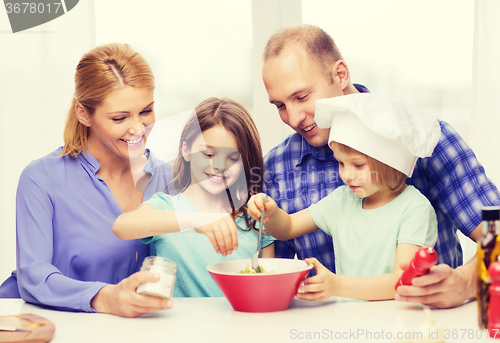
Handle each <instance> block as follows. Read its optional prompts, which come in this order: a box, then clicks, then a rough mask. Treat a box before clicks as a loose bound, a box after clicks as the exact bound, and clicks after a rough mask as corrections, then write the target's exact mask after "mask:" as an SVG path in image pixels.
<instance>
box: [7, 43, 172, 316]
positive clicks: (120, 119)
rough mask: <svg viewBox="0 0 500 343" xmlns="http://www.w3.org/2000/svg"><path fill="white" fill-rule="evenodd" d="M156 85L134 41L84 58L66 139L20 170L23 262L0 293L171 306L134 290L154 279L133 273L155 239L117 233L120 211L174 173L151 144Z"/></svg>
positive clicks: (67, 303)
mask: <svg viewBox="0 0 500 343" xmlns="http://www.w3.org/2000/svg"><path fill="white" fill-rule="evenodd" d="M154 87H155V85H154V76H153V73H152V71H151V68H150V66H149V64H148V63H147V62H146V61H145V60H144V58H143V57H142V56H141V55H140V54H138V53H137V52H135V51H134V50H132V49H131V48H130V46H128V45H124V44H109V45H104V46H100V47H97V48H95V49H93V50H91V51H90V52H88V53H87V54H85V55H84V56H83V58H82V59H81V60H80V63H79V64H78V66H77V68H76V75H75V96H74V99H73V102H72V104H71V108H70V110H69V112H68V117H67V121H66V126H65V130H64V146H63V147H61V148H59V149H57V150H56V151H54V152H53V153H51V154H49V155H47V156H45V157H43V158H41V159H39V160H36V161H33V162H31V163H30V164H29V165H28V166H27V167H26V168H25V169H24V171H23V173H22V174H21V177H20V180H19V185H18V190H17V197H16V223H17V224H16V225H17V251H18V256H17V271H16V272H14V273H13V274H12V276H11V277H10V278H9V279H7V280H6V281H5V282H4V284H3V285H2V286H1V287H0V297H19V296H20V297H22V298H23V299H24V300H25V301H27V302H30V303H35V304H41V305H48V306H52V307H55V308H58V309H61V310H73V311H87V312H102V313H111V314H116V315H120V316H125V317H135V316H138V315H141V314H144V313H148V312H153V311H158V310H162V309H166V308H170V307H172V302H171V301H170V300H166V299H161V298H155V297H149V296H144V295H139V294H137V293H136V292H135V289H136V288H137V286H138V285H139V284H141V283H144V282H147V281H155V280H156V277H155V276H154V274H151V273H146V272H138V273H135V274H134V272H136V271H137V270H138V269H139V268H140V266H141V263H142V260H143V259H144V257H145V256H147V255H148V254H149V248H148V246H145V245H143V244H141V243H140V242H138V241H136V240H128V241H124V240H120V239H119V238H117V237H116V236H115V235H114V234H113V232H112V225H113V222H114V220H115V219H116V218H117V217H118V216H119V215H120V214H122V213H124V212H128V211H131V210H134V209H136V208H137V207H138V206H139V205H140V204H141V203H142V202H143V201H145V200H147V199H149V197H150V196H151V195H152V194H154V193H155V192H156V191H158V190H163V189H164V188H165V186H166V184H167V183H168V181H169V180H168V178H169V177H170V172H169V170H168V168H165V167H164V165H163V166H162V165H160V163H159V162H158V161H157V160H156V159H155V158H154V156H153V155H152V154H150V153H149V151H147V150H146V149H145V143H146V140H147V136H148V133H149V131H150V129H151V128H152V126H153V124H154V121H155V115H154V108H153V106H154V99H153V98H154V97H153V93H154ZM131 274H132V275H131Z"/></svg>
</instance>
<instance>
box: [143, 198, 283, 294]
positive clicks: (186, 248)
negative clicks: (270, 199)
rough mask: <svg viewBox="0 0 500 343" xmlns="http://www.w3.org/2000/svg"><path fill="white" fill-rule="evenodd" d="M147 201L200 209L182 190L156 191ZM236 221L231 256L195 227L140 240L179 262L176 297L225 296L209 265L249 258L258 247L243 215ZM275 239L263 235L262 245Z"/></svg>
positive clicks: (174, 208) (170, 208)
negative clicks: (173, 192)
mask: <svg viewBox="0 0 500 343" xmlns="http://www.w3.org/2000/svg"><path fill="white" fill-rule="evenodd" d="M144 203H145V204H149V205H151V206H153V207H154V208H155V209H160V210H168V211H178V212H199V211H198V210H197V209H196V208H195V207H194V206H193V205H192V204H191V203H190V202H189V201H188V200H187V199H186V197H185V196H184V195H183V194H182V193H180V194H178V195H175V196H171V195H168V194H165V193H156V194H155V195H153V196H152V197H151V199H150V200H148V201H146V202H144ZM236 224H237V226H238V249H237V250H235V251H233V253H232V254H230V255H228V256H222V255H221V254H217V253H216V252H215V249H214V248H213V246H212V244H211V243H210V240H209V239H208V237H207V236H206V235H203V234H199V233H197V232H196V231H195V230H185V231H180V232H174V233H169V234H164V235H158V236H153V237H147V238H143V239H141V242H143V243H145V244H149V243H151V250H152V251H153V252H155V254H156V255H159V256H163V257H167V258H169V259H171V260H172V261H174V262H175V263H176V265H177V273H176V281H175V287H174V294H173V297H222V296H224V295H223V294H222V292H221V291H220V289H219V287H218V286H217V284H216V283H215V281H214V280H213V278H212V276H211V275H210V273H209V272H208V271H207V269H206V268H207V266H208V265H210V264H213V263H218V262H223V261H230V260H240V259H250V258H252V256H253V255H254V254H255V251H256V250H257V240H258V232H256V231H255V230H251V229H248V228H247V225H246V223H245V219H244V218H243V216H240V217H238V218H237V219H236ZM274 240H275V238H273V237H271V236H268V235H262V239H261V242H262V247H266V246H268V245H269V244H271V243H273V242H274Z"/></svg>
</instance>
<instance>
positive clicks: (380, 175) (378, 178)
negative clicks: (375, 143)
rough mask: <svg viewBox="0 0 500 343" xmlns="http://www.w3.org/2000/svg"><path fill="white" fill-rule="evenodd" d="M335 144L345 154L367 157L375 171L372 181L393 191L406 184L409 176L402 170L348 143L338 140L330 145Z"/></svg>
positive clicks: (371, 169)
mask: <svg viewBox="0 0 500 343" xmlns="http://www.w3.org/2000/svg"><path fill="white" fill-rule="evenodd" d="M333 145H335V146H336V147H338V149H339V150H340V151H341V152H343V153H345V154H353V153H356V154H361V155H363V156H364V157H366V159H367V161H368V167H369V168H370V172H371V173H372V174H373V173H375V178H373V177H372V182H373V183H374V184H377V185H381V186H385V187H388V188H389V189H391V190H393V191H394V190H398V189H400V188H401V187H402V186H403V185H404V184H405V181H406V179H407V176H406V175H405V174H404V173H402V172H400V171H399V170H396V169H394V168H392V167H390V166H388V165H387V164H385V163H382V162H380V161H379V160H376V159H374V158H373V157H370V156H368V155H366V154H363V153H362V152H360V151H358V150H356V149H353V148H351V147H349V146H347V145H344V144H341V143H338V142H331V143H330V147H332V146H333ZM372 176H373V175H372Z"/></svg>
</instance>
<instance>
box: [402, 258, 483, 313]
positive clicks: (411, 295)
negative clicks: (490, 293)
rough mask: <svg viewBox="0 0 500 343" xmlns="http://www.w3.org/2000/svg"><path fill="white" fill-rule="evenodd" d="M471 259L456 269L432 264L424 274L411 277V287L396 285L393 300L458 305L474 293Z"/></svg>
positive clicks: (430, 304)
mask: <svg viewBox="0 0 500 343" xmlns="http://www.w3.org/2000/svg"><path fill="white" fill-rule="evenodd" d="M474 262H475V259H473V261H471V262H469V263H467V264H466V265H464V266H460V267H458V268H456V269H452V268H451V267H450V266H448V265H446V264H439V265H437V266H433V267H431V269H430V272H429V273H428V274H426V275H422V276H419V277H416V278H414V279H413V280H412V285H411V286H399V287H398V289H397V290H396V300H399V301H406V302H412V303H420V304H424V305H429V306H432V307H436V308H450V307H456V306H460V305H462V304H463V303H464V302H465V301H466V300H469V299H470V298H473V297H474V296H475V293H476V282H475V280H476V275H475V268H474V267H473V265H472V264H474V265H475V263H474ZM400 267H401V268H402V269H406V268H407V267H408V263H404V264H403V263H402V264H401V266H400Z"/></svg>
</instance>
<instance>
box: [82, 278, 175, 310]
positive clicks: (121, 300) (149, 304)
mask: <svg viewBox="0 0 500 343" xmlns="http://www.w3.org/2000/svg"><path fill="white" fill-rule="evenodd" d="M150 281H151V282H155V281H158V276H157V275H156V274H153V273H151V272H145V271H143V272H137V273H135V274H132V275H131V276H129V277H128V278H126V279H123V280H122V281H121V282H120V283H118V284H117V285H107V286H105V287H103V288H101V290H100V291H99V293H97V294H96V295H95V296H94V298H93V299H92V301H91V306H92V308H93V309H94V310H96V311H97V312H101V313H109V314H114V315H117V316H121V317H129V318H133V317H137V316H140V315H141V314H145V313H149V312H156V311H161V310H165V309H170V308H172V306H173V302H172V300H170V299H164V298H160V297H153V296H150V295H142V294H138V293H136V289H137V287H139V285H140V284H142V283H145V282H150Z"/></svg>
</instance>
